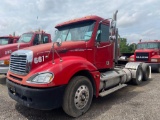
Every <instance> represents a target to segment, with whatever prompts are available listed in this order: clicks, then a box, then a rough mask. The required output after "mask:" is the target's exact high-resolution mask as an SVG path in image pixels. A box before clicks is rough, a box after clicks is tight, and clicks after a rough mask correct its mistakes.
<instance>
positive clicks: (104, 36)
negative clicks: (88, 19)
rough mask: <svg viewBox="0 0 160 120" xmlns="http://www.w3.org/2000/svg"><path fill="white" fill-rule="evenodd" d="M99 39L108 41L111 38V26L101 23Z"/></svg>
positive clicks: (97, 37)
mask: <svg viewBox="0 0 160 120" xmlns="http://www.w3.org/2000/svg"><path fill="white" fill-rule="evenodd" d="M96 40H97V41H101V42H106V41H108V40H109V26H107V25H104V24H101V25H100V26H99V29H98V31H97V36H96Z"/></svg>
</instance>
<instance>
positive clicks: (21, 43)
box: [0, 31, 51, 74]
mask: <svg viewBox="0 0 160 120" xmlns="http://www.w3.org/2000/svg"><path fill="white" fill-rule="evenodd" d="M48 42H51V35H50V34H48V33H45V32H43V31H36V32H27V33H24V34H22V35H21V37H20V38H19V40H18V43H13V44H8V45H4V46H0V74H6V73H7V72H8V69H9V63H10V61H9V59H10V55H11V53H12V52H14V51H16V50H19V49H22V48H25V47H30V46H34V45H38V44H45V43H48Z"/></svg>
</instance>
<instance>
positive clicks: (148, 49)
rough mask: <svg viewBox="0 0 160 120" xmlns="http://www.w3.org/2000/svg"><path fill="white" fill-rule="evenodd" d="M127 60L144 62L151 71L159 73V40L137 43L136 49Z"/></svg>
mask: <svg viewBox="0 0 160 120" xmlns="http://www.w3.org/2000/svg"><path fill="white" fill-rule="evenodd" d="M129 61H132V62H146V63H148V64H149V65H150V66H151V68H152V70H153V71H157V72H158V73H160V40H150V41H143V42H139V43H138V44H137V49H136V50H135V52H134V54H133V55H131V56H130V58H129Z"/></svg>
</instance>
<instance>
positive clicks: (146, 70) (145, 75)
mask: <svg viewBox="0 0 160 120" xmlns="http://www.w3.org/2000/svg"><path fill="white" fill-rule="evenodd" d="M142 68H143V81H147V80H149V74H150V68H149V65H147V64H143V65H142Z"/></svg>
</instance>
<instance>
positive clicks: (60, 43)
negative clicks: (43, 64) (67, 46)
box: [56, 38, 62, 47]
mask: <svg viewBox="0 0 160 120" xmlns="http://www.w3.org/2000/svg"><path fill="white" fill-rule="evenodd" d="M56 44H57V46H58V47H60V46H61V45H62V40H61V39H60V38H58V39H57V41H56Z"/></svg>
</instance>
